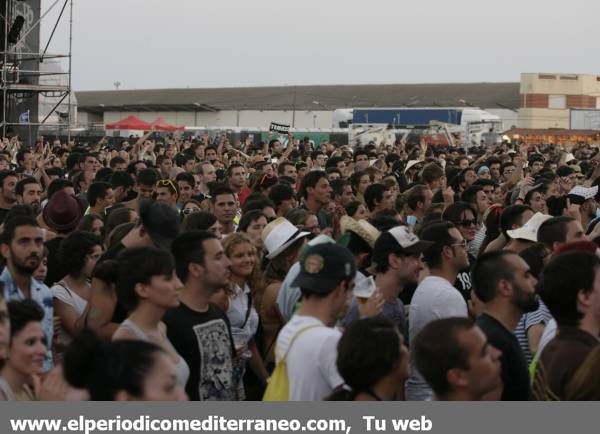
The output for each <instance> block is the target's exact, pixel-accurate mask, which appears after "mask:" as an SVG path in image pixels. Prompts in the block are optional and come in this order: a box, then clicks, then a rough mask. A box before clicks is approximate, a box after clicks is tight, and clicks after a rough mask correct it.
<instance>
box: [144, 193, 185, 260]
mask: <svg viewBox="0 0 600 434" xmlns="http://www.w3.org/2000/svg"><path fill="white" fill-rule="evenodd" d="M139 210H140V222H141V223H142V226H143V227H144V230H145V231H146V232H148V235H150V238H152V241H154V244H156V245H157V246H158V247H160V248H161V249H164V250H170V249H171V242H172V241H173V240H174V239H175V237H176V236H177V235H178V234H179V214H178V213H177V211H175V210H174V209H173V208H171V207H170V206H169V205H167V204H166V203H164V202H156V201H153V200H151V199H146V200H143V201H141V202H140V206H139Z"/></svg>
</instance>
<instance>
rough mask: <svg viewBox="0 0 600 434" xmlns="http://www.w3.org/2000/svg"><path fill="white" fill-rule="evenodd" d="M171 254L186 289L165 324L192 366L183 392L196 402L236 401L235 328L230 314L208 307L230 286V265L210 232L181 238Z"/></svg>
mask: <svg viewBox="0 0 600 434" xmlns="http://www.w3.org/2000/svg"><path fill="white" fill-rule="evenodd" d="M171 250H172V252H173V256H174V258H175V270H176V272H177V276H178V277H179V278H180V279H181V281H182V282H183V288H182V289H181V293H180V300H181V304H180V305H179V306H178V307H176V308H173V309H171V310H169V311H168V312H167V313H166V314H165V316H164V318H163V321H164V322H165V324H166V325H167V335H168V337H169V340H170V341H171V342H172V343H173V346H174V347H175V350H177V352H178V353H179V354H180V355H181V357H183V358H184V359H185V361H186V362H187V364H188V366H189V367H190V377H189V380H188V383H187V385H186V388H185V389H186V390H185V391H186V393H187V394H188V396H189V397H190V400H192V401H232V400H235V399H236V398H237V396H236V388H237V384H236V382H235V380H234V377H233V358H234V357H235V347H234V344H233V338H232V335H231V326H230V323H229V319H228V318H227V315H226V314H225V313H224V312H223V311H221V310H220V309H219V308H218V307H217V306H216V305H214V304H212V303H210V302H209V300H210V298H211V296H213V295H214V294H215V293H217V292H218V291H219V290H221V289H223V288H225V287H226V286H227V285H228V284H229V274H230V271H229V266H230V265H231V262H230V261H229V259H228V258H227V256H226V255H225V252H224V251H223V247H222V246H221V243H220V242H219V240H218V239H217V237H216V236H215V235H213V234H211V233H210V232H205V231H191V232H187V233H183V234H180V235H179V236H178V237H177V238H175V240H174V241H173V244H172V246H171Z"/></svg>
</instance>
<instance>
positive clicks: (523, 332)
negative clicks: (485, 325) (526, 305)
mask: <svg viewBox="0 0 600 434" xmlns="http://www.w3.org/2000/svg"><path fill="white" fill-rule="evenodd" d="M551 319H552V315H551V314H550V311H549V310H548V308H547V307H546V305H545V304H544V302H543V301H542V300H540V307H539V308H538V309H537V310H536V311H533V312H529V313H526V314H524V315H523V316H522V317H521V319H520V320H519V323H518V324H517V327H516V328H515V331H514V335H515V337H516V338H517V340H518V341H519V346H520V347H521V350H523V355H524V356H525V360H526V361H527V364H530V363H531V361H532V360H533V356H534V353H532V352H531V349H530V347H529V339H528V338H527V331H528V330H529V328H530V327H532V326H534V325H537V324H543V325H546V324H548V322H549V321H550V320H551Z"/></svg>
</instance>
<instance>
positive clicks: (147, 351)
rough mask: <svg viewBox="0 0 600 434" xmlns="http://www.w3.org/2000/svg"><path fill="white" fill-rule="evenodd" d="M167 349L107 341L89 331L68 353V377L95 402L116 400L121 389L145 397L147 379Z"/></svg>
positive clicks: (134, 342)
mask: <svg viewBox="0 0 600 434" xmlns="http://www.w3.org/2000/svg"><path fill="white" fill-rule="evenodd" d="M163 352H164V351H163V350H162V349H161V348H160V347H158V346H156V345H154V344H152V343H149V342H144V341H133V340H127V341H115V342H106V341H103V340H100V339H99V338H98V337H97V336H96V335H95V334H93V333H92V332H91V331H87V330H86V331H84V332H82V333H81V335H79V336H78V337H76V338H75V339H74V340H73V341H72V342H71V345H69V347H68V348H67V349H66V351H65V353H64V359H63V370H64V376H65V379H66V380H67V382H68V383H69V384H70V385H71V386H73V387H76V388H78V389H85V390H87V391H88V393H89V394H90V399H91V400H92V401H113V400H114V399H115V397H116V395H117V393H118V392H120V391H125V392H127V393H128V394H130V395H131V396H133V397H136V398H142V397H143V396H144V381H145V378H146V376H147V375H148V372H149V371H150V370H151V369H152V367H153V366H154V364H155V363H156V356H157V355H158V354H160V353H163Z"/></svg>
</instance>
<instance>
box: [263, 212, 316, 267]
mask: <svg viewBox="0 0 600 434" xmlns="http://www.w3.org/2000/svg"><path fill="white" fill-rule="evenodd" d="M307 235H310V232H302V231H301V230H300V229H298V228H297V227H296V226H294V225H293V224H292V223H290V222H289V221H288V220H287V219H285V218H283V217H279V218H277V219H275V220H273V221H272V222H271V223H269V224H268V225H267V226H265V228H264V229H263V231H262V235H261V238H262V240H263V244H264V246H265V249H267V252H268V254H267V259H273V258H275V257H277V256H278V255H279V254H280V253H281V252H283V251H284V250H285V249H287V248H288V247H289V246H291V245H292V244H294V242H295V241H297V240H299V239H301V238H304V237H306V236H307Z"/></svg>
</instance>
